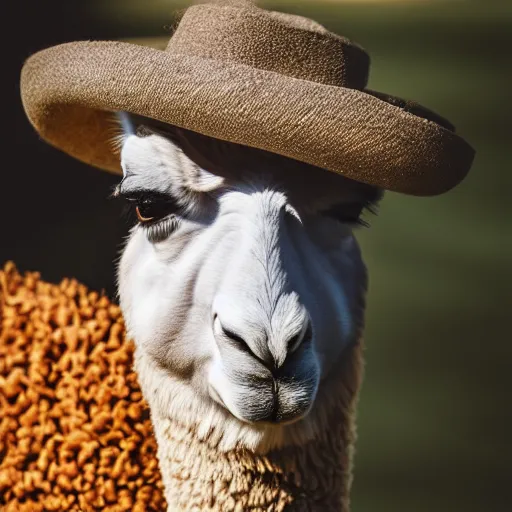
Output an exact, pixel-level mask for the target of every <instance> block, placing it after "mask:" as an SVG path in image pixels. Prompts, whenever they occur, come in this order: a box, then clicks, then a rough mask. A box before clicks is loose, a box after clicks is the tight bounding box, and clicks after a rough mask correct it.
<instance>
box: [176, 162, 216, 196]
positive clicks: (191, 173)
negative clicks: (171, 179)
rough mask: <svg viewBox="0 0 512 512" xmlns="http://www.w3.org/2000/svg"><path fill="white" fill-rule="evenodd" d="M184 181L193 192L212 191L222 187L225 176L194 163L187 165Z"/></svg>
mask: <svg viewBox="0 0 512 512" xmlns="http://www.w3.org/2000/svg"><path fill="white" fill-rule="evenodd" d="M184 170H185V172H184V176H183V179H184V180H183V181H184V183H183V184H184V185H185V187H187V188H188V189H189V190H191V191H192V192H212V191H214V190H217V189H218V188H220V187H222V185H223V184H224V178H223V177H222V176H217V175H215V174H212V173H211V172H208V171H205V170H204V169H202V168H201V167H199V166H197V165H195V164H193V165H187V166H185V169H184Z"/></svg>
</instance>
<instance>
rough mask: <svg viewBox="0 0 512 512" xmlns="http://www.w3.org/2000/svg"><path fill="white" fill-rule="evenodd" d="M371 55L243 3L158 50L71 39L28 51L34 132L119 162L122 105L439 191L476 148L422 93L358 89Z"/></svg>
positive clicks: (363, 175) (74, 150)
mask: <svg viewBox="0 0 512 512" xmlns="http://www.w3.org/2000/svg"><path fill="white" fill-rule="evenodd" d="M368 73H369V57H368V55H367V53H366V52H365V51H364V50H363V49H362V48H361V47H359V46H358V45H356V44H354V43H352V42H350V41H349V40H347V39H345V38H343V37H340V36H338V35H336V34H334V33H332V32H329V31H328V30H326V29H325V28H324V27H323V26H321V25H319V24H318V23H316V22H315V21H313V20H310V19H307V18H303V17H300V16H295V15H289V14H284V13H278V12H272V11H267V10H264V9H260V8H258V7H255V6H253V5H249V4H248V3H246V2H241V3H240V4H239V5H238V4H233V3H232V2H231V3H230V4H229V5H222V4H220V5H219V4H200V5H194V6H192V7H189V8H188V9H187V10H186V11H185V12H184V14H183V16H182V18H181V20H180V22H179V24H178V26H177V28H176V30H175V32H174V34H173V35H172V37H171V39H170V41H169V44H168V46H167V48H166V49H165V50H158V49H154V48H149V47H145V46H139V45H136V44H130V43H123V42H113V41H109V42H105V41H102V42H73V43H67V44H62V45H59V46H55V47H52V48H48V49H46V50H43V51H40V52H38V53H36V54H35V55H33V56H31V57H30V58H29V59H28V60H27V61H26V63H25V65H24V67H23V70H22V75H21V96H22V101H23V105H24V108H25V111H26V113H27V116H28V118H29V119H30V121H31V123H32V124H33V126H34V127H35V129H36V130H37V131H38V132H39V134H40V135H41V137H42V138H43V139H44V140H46V141H47V142H49V143H50V144H52V145H53V146H55V147H57V148H59V149H61V150H63V151H65V152H66V153H68V154H70V155H72V156H74V157H75V158H78V159H79V160H81V161H83V162H86V163H88V164H91V165H93V166H96V167H99V168H101V169H105V170H108V171H113V172H120V158H119V153H118V152H116V150H115V149H114V146H113V145H112V144H111V139H112V122H113V121H112V119H113V115H112V113H113V112H115V111H127V112H131V113H134V114H137V115H140V116H144V117H148V118H152V119H156V120H158V121H161V122H165V123H169V124H172V125H175V126H178V127H181V128H185V129H188V130H192V131H195V132H198V133H201V134H203V135H208V136H210V137H214V138H217V139H221V140H225V141H230V142H234V143H238V144H243V145H246V146H251V147H254V148H259V149H262V150H266V151H269V152H272V153H277V154H280V155H283V156H286V157H289V158H292V159H295V160H299V161H301V162H305V163H308V164H311V165H314V166H317V167H320V168H323V169H327V170H329V171H333V172H336V173H338V174H341V175H343V176H345V177H347V178H351V179H354V180H357V181H361V182H364V183H368V184H371V185H376V186H379V187H382V188H384V189H388V190H394V191H397V192H403V193H407V194H414V195H435V194H440V193H443V192H445V191H447V190H449V189H451V188H452V187H454V186H455V185H456V184H458V183H459V182H460V181H461V180H462V179H463V178H464V176H465V175H466V174H467V172H468V170H469V168H470V166H471V163H472V161H473V156H474V151H473V149H472V148H471V146H470V145H469V144H467V143H466V142H465V141H464V140H463V139H462V138H461V137H459V136H458V135H456V134H455V130H454V127H453V126H452V125H451V124H450V123H449V122H448V121H446V120H445V119H443V118H442V117H440V116H439V115H437V114H435V113H434V112H432V111H431V110H429V109H426V108H424V107H422V106H420V105H418V104H417V103H414V102H410V101H405V100H401V99H399V98H396V97H392V96H388V95H385V94H382V93H376V92H374V91H370V90H367V89H365V87H366V84H367V80H368Z"/></svg>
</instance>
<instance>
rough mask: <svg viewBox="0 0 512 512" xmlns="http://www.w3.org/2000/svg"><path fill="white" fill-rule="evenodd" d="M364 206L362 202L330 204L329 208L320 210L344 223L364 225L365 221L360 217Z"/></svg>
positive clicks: (323, 213)
mask: <svg viewBox="0 0 512 512" xmlns="http://www.w3.org/2000/svg"><path fill="white" fill-rule="evenodd" d="M364 208H365V205H364V204H361V203H353V204H338V205H334V206H331V207H330V208H329V209H327V210H324V211H322V215H324V216H326V217H331V218H333V219H335V220H337V221H339V222H342V223H344V224H356V225H363V226H364V225H366V224H367V223H366V222H365V221H364V220H362V219H361V215H362V213H363V210H364Z"/></svg>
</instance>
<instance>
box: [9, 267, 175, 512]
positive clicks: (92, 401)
mask: <svg viewBox="0 0 512 512" xmlns="http://www.w3.org/2000/svg"><path fill="white" fill-rule="evenodd" d="M0 291H1V295H0V317H1V331H0V510H2V512H24V511H26V512H43V511H44V512H50V511H59V512H60V511H66V510H75V511H78V510H80V511H92V510H102V511H104V512H122V511H133V512H146V511H157V510H158V511H160V510H165V509H166V507H167V506H166V503H165V499H164V497H163V487H162V481H161V477H160V472H159V470H158V461H157V458H156V441H155V438H154V435H153V430H152V426H151V421H150V418H149V409H148V406H147V404H146V402H145V401H144V399H143V397H142V394H141V391H140V389H139V385H138V383H137V377H136V375H135V373H134V372H133V370H132V360H133V345H132V343H131V342H130V341H128V340H127V339H126V338H125V329H124V324H123V320H122V317H121V313H120V310H119V308H118V306H116V305H114V304H112V303H111V302H110V301H109V300H108V299H107V297H104V296H101V295H100V294H98V293H96V292H90V291H89V290H88V289H87V288H86V287H85V286H83V285H81V284H79V283H78V282H77V281H76V280H69V279H65V280H63V281H62V282H61V283H60V284H59V285H53V284H49V283H45V282H44V281H41V279H40V276H39V274H37V273H27V274H26V275H25V276H21V275H20V274H19V273H18V272H17V270H16V267H15V266H14V264H12V263H7V264H6V265H5V267H4V269H3V271H2V270H0Z"/></svg>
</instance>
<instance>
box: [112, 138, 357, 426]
mask: <svg viewBox="0 0 512 512" xmlns="http://www.w3.org/2000/svg"><path fill="white" fill-rule="evenodd" d="M210 142H211V139H210ZM188 143H190V139H187V140H185V139H182V140H181V142H177V141H176V140H174V141H173V140H171V138H169V137H168V136H167V135H162V134H160V133H156V132H152V131H148V130H142V131H140V132H139V135H136V134H132V135H129V136H128V137H126V138H125V139H124V143H123V148H122V167H123V171H124V177H123V180H122V182H121V183H120V185H119V187H118V189H117V192H116V194H117V195H119V196H123V197H125V198H126V199H127V200H128V201H130V202H131V203H132V208H133V209H135V210H136V213H137V216H138V219H139V222H138V223H137V224H136V225H135V226H134V228H133V229H132V231H131V235H130V238H129V241H128V243H127V245H126V248H125V250H124V253H123V256H122V259H121V263H120V268H119V292H120V299H121V306H122V309H123V312H124V316H125V319H126V323H127V326H128V329H129V333H130V335H131V336H132V337H133V339H134V340H135V343H136V346H137V353H138V357H139V358H144V360H145V361H146V362H149V363H150V364H151V365H153V368H154V371H155V372H156V371H158V372H159V375H160V376H161V378H162V380H161V383H162V384H161V385H159V386H156V388H155V389H154V390H153V391H149V390H147V389H146V390H145V392H146V394H148V393H154V394H155V395H159V397H160V398H159V403H160V405H161V409H165V410H168V409H169V408H172V407H173V405H172V403H171V402H173V400H174V399H173V398H170V397H165V396H163V395H164V394H165V389H164V388H165V386H166V384H165V382H170V381H172V382H180V384H181V385H182V388H183V389H188V390H191V391H192V393H191V395H193V396H194V400H195V401H197V400H199V402H200V403H201V404H202V406H204V407H206V408H210V409H211V408H213V409H220V410H224V411H228V413H229V415H231V416H232V417H234V418H236V419H238V420H239V421H240V422H242V423H243V424H244V425H253V426H254V428H256V429H260V430H261V429H263V430H264V429H272V428H274V427H276V426H278V425H284V424H287V423H291V422H297V421H298V420H300V419H301V418H303V417H304V416H306V415H307V414H308V412H309V411H310V410H311V408H312V407H314V405H315V398H316V396H317V392H318V390H319V387H320V386H322V382H323V381H325V380H326V379H327V378H328V377H329V375H330V374H331V373H332V372H336V367H337V364H338V362H339V359H340V356H341V355H342V353H343V350H344V349H345V348H346V347H347V346H348V345H349V344H351V343H354V342H355V341H356V338H357V336H358V328H359V326H360V324H361V317H362V305H361V304H362V301H361V299H362V296H363V295H364V290H365V286H366V275H365V268H364V265H363V262H362V259H361V256H360V252H359V248H358V245H357V243H356V241H355V239H354V236H353V234H352V229H351V225H350V221H351V220H354V219H353V218H350V212H353V211H354V210H353V209H354V205H355V204H356V205H359V210H360V209H361V206H362V205H363V204H364V201H365V196H364V194H363V189H361V188H360V187H359V186H357V185H355V186H352V184H351V183H352V182H349V181H348V180H343V178H340V177H334V179H335V180H337V181H335V183H336V184H337V189H336V188H334V187H333V186H332V185H331V182H328V183H327V182H326V183H325V184H324V188H323V189H322V190H324V194H323V196H321V195H320V194H314V196H313V197H311V198H308V197H307V196H304V195H303V196H301V195H300V194H304V189H305V188H306V190H307V189H308V183H309V182H308V180H311V181H310V183H311V186H310V188H309V189H310V190H311V188H314V186H317V185H318V180H319V178H318V176H317V175H316V176H315V174H314V173H313V174H311V175H310V176H308V175H307V173H306V172H302V173H301V174H300V175H299V176H293V177H292V176H291V174H290V173H288V174H287V173H286V172H284V173H281V174H279V172H278V170H277V169H274V168H273V169H271V172H269V169H268V168H267V167H266V166H265V158H263V156H262V160H263V161H262V163H261V165H262V169H261V172H260V173H258V174H257V176H258V177H257V178H252V177H251V173H250V172H245V171H244V168H243V164H242V163H239V164H238V163H237V162H236V160H237V158H238V154H237V155H233V159H234V160H235V164H233V161H231V162H230V163H229V165H226V166H225V167H223V166H222V158H226V159H229V154H226V155H225V157H222V158H221V157H219V159H218V161H217V160H216V157H214V156H212V158H211V159H210V161H211V162H214V163H212V164H205V165H208V166H209V167H210V168H213V169H215V170H216V172H215V173H213V172H209V171H206V170H205V169H204V167H202V165H201V164H202V163H203V162H202V161H201V157H200V156H198V157H194V156H193V153H192V152H191V151H189V148H187V144H188ZM219 144H224V143H219ZM207 151H208V150H207V149H206V152H207ZM240 158H241V157H240ZM283 161H284V159H283ZM251 166H252V167H251V168H255V167H256V168H257V167H258V163H257V162H254V161H253V162H252V163H251ZM268 167H272V165H269V166H268ZM221 168H223V169H224V171H225V172H222V170H219V171H218V172H217V169H221ZM237 168H239V169H240V174H239V175H237V172H236V169H237ZM316 172H317V173H318V172H319V171H316ZM324 178H325V179H326V180H329V179H331V177H330V176H329V177H324ZM301 181H302V182H301ZM333 183H334V182H333ZM344 185H345V188H344ZM351 187H352V188H351ZM359 210H358V211H359ZM347 212H348V213H347ZM333 215H334V216H335V217H337V218H333ZM343 215H345V218H343ZM145 373H147V371H146V372H145ZM143 389H144V383H143ZM173 389H174V391H173ZM173 389H171V388H169V390H168V393H170V394H171V393H173V392H174V393H175V389H176V388H173ZM182 399H183V397H181V398H179V397H176V400H182ZM182 406H183V409H186V408H187V407H189V406H190V404H189V403H183V404H182ZM178 409H179V408H178ZM205 410H206V409H205ZM161 412H162V414H165V411H161Z"/></svg>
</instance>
